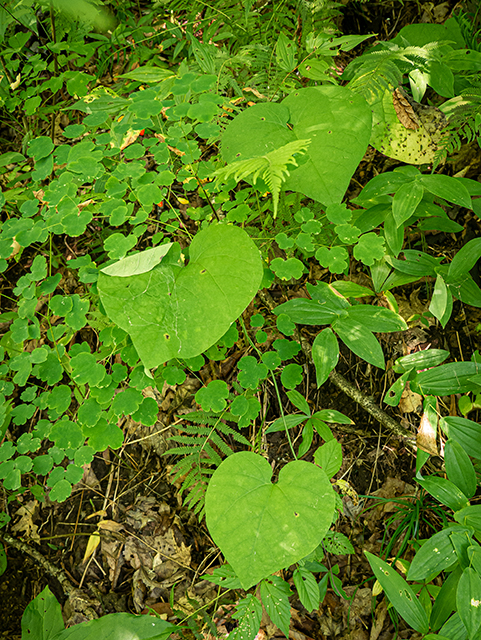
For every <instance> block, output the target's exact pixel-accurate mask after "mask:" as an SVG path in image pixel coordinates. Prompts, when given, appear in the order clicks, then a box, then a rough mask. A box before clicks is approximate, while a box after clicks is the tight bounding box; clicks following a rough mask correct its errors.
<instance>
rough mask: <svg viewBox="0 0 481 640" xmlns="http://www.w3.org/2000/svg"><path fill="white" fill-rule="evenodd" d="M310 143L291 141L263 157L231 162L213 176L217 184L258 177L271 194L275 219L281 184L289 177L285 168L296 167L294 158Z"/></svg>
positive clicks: (253, 179) (303, 151) (254, 179)
mask: <svg viewBox="0 0 481 640" xmlns="http://www.w3.org/2000/svg"><path fill="white" fill-rule="evenodd" d="M310 142H311V141H310V140H293V141H292V142H288V143H287V144H285V145H284V146H282V147H279V149H274V151H270V152H269V153H266V154H265V155H263V156H256V157H254V158H247V159H246V160H237V161H236V162H231V163H229V164H228V165H226V166H225V167H223V168H222V169H218V170H217V171H215V172H214V174H213V175H215V176H216V177H217V179H218V180H219V182H227V180H229V178H234V180H235V181H236V182H240V181H241V180H245V179H246V178H249V177H250V179H251V180H252V182H254V183H255V182H256V181H257V179H258V178H259V176H260V177H261V178H262V179H263V180H264V182H265V183H266V184H267V186H268V188H269V190H270V192H271V193H272V200H273V204H274V218H275V217H276V216H277V208H278V204H279V194H280V191H281V186H282V183H283V182H284V181H285V180H286V178H287V177H288V176H289V175H290V172H289V169H288V168H287V167H288V166H289V165H294V166H296V167H297V166H298V165H297V160H296V158H295V156H296V154H299V153H305V152H306V151H307V148H308V146H309V144H310Z"/></svg>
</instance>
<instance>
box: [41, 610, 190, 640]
mask: <svg viewBox="0 0 481 640" xmlns="http://www.w3.org/2000/svg"><path fill="white" fill-rule="evenodd" d="M176 629H177V627H174V625H172V624H170V622H166V621H165V620H161V619H160V618H155V617H153V616H150V615H146V616H141V615H138V616H136V615H133V614H131V613H110V614H109V615H106V616H103V617H102V618H98V619H97V620H89V622H82V623H80V624H77V625H75V626H74V627H70V628H69V629H65V631H61V632H60V633H59V634H57V635H56V636H54V637H53V638H52V640H99V638H102V640H118V639H119V638H122V640H138V639H139V638H142V640H167V638H168V637H169V636H170V634H171V633H172V632H173V631H175V630H176Z"/></svg>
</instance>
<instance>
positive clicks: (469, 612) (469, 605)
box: [456, 567, 481, 639]
mask: <svg viewBox="0 0 481 640" xmlns="http://www.w3.org/2000/svg"><path fill="white" fill-rule="evenodd" d="M456 604H457V605H458V613H459V617H460V618H461V620H462V621H463V624H464V626H465V627H466V630H467V632H468V636H469V638H470V639H471V638H474V634H475V633H476V632H477V631H478V629H479V627H480V626H481V578H480V577H479V575H478V573H477V572H476V571H475V570H474V569H472V568H471V567H467V568H466V569H465V570H464V571H463V575H462V576H461V578H460V579H459V583H458V590H457V593H456Z"/></svg>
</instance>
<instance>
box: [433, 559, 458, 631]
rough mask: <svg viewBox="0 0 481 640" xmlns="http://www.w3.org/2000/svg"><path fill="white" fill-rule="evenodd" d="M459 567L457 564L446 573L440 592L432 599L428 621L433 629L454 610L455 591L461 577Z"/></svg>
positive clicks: (441, 623) (435, 629)
mask: <svg viewBox="0 0 481 640" xmlns="http://www.w3.org/2000/svg"><path fill="white" fill-rule="evenodd" d="M461 572H462V570H461V567H460V566H459V565H458V566H457V567H456V568H455V569H454V571H451V573H449V574H448V576H447V578H446V579H445V580H444V582H443V586H442V587H441V590H440V592H439V593H438V595H437V596H436V599H435V601H434V605H433V609H432V612H431V617H430V618H429V623H430V625H431V629H433V631H437V630H438V629H440V628H441V627H442V626H443V624H444V623H445V622H446V620H447V619H448V618H449V616H450V615H451V613H452V612H453V611H455V610H456V591H457V589H458V582H459V578H460V577H461Z"/></svg>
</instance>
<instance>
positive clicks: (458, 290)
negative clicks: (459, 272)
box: [446, 273, 481, 307]
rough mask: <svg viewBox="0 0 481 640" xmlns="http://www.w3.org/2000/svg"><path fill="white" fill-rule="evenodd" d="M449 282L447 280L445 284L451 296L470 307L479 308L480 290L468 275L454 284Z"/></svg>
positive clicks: (480, 302) (480, 303)
mask: <svg viewBox="0 0 481 640" xmlns="http://www.w3.org/2000/svg"><path fill="white" fill-rule="evenodd" d="M450 280H451V279H450V278H449V279H447V280H446V284H447V286H448V289H449V291H450V293H452V295H453V296H455V297H456V298H459V300H461V302H464V303H465V304H469V305H471V306H472V307H481V289H480V288H479V287H478V285H477V284H476V283H475V282H474V280H473V278H472V277H471V275H470V274H469V273H467V274H464V275H463V276H461V278H460V280H456V281H455V282H451V281H450Z"/></svg>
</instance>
